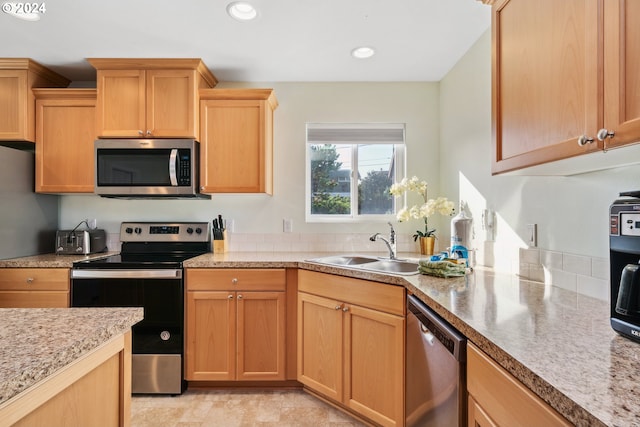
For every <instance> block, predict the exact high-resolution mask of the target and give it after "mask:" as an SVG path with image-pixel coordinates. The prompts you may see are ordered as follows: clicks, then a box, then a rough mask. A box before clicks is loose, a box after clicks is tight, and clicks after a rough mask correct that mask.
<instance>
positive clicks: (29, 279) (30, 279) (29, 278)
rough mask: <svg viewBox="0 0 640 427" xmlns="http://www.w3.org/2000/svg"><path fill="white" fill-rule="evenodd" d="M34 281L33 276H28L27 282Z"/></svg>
mask: <svg viewBox="0 0 640 427" xmlns="http://www.w3.org/2000/svg"><path fill="white" fill-rule="evenodd" d="M32 283H33V277H27V284H29V285H30V284H32Z"/></svg>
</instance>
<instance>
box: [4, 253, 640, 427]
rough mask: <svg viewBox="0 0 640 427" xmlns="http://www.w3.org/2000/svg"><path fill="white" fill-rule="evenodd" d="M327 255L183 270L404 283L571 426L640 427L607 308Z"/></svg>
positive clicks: (483, 278)
mask: <svg viewBox="0 0 640 427" xmlns="http://www.w3.org/2000/svg"><path fill="white" fill-rule="evenodd" d="M327 255H334V254H329V253H290V252H276V253H267V252H255V253H254V252H251V253H241V252H237V253H236V252H230V253H225V254H213V253H208V254H204V255H201V256H198V257H195V258H192V259H189V260H187V261H185V262H184V266H185V267H186V268H304V269H308V270H314V271H320V272H326V273H332V274H340V275H344V276H349V277H355V278H362V279H366V280H374V281H379V282H383V283H388V284H391V285H397V286H404V287H405V288H406V289H407V290H408V291H409V292H411V293H413V294H415V295H417V296H418V297H419V298H420V299H422V301H424V302H425V303H426V304H427V305H428V306H430V307H431V308H432V309H433V310H434V311H436V312H437V313H438V314H439V315H440V316H442V317H443V318H444V319H446V320H447V321H448V322H449V323H451V324H452V325H453V326H454V327H456V328H457V329H458V330H460V331H461V332H462V333H463V334H464V335H466V336H467V337H468V339H469V340H470V341H471V342H472V343H473V344H475V345H476V346H477V347H479V348H480V349H482V350H483V351H484V352H486V353H487V354H488V355H490V356H491V357H492V358H493V359H494V360H495V361H497V362H498V363H499V364H500V365H501V366H502V367H504V368H505V369H506V370H507V371H509V372H510V373H511V374H512V375H513V376H515V377H516V378H517V379H519V380H520V381H521V382H522V383H523V384H525V385H526V386H527V387H528V388H529V389H531V390H532V391H533V392H534V393H536V394H537V395H538V396H540V397H541V398H542V399H543V400H544V401H546V402H547V403H548V404H549V405H550V406H552V407H553V408H555V409H556V410H557V411H558V412H559V413H561V414H562V415H564V416H565V417H566V418H567V419H568V420H569V421H571V422H572V423H574V424H576V425H589V426H593V425H608V426H640V411H638V410H636V409H635V408H637V407H639V406H640V389H638V387H637V384H639V383H640V344H638V343H636V342H633V341H631V340H629V339H626V338H623V337H621V336H619V335H618V334H617V333H616V332H615V331H613V329H611V326H610V324H609V303H608V302H606V301H602V300H598V299H595V298H591V297H587V296H584V295H581V294H577V293H575V292H570V291H566V290H564V289H561V288H558V287H554V286H549V285H547V286H545V285H544V284H542V283H537V282H531V281H527V280H521V279H519V278H518V277H517V276H515V275H511V274H500V273H495V272H493V271H491V270H489V269H483V268H476V269H475V270H474V272H473V273H472V274H470V275H468V276H466V277H462V278H451V279H441V278H437V277H432V276H425V275H414V276H397V275H390V274H380V273H372V272H366V271H362V270H356V269H349V268H342V267H331V266H326V265H321V264H317V263H313V262H309V261H306V260H310V259H313V258H317V257H321V256H327ZM369 255H372V254H369ZM373 255H379V256H384V254H383V253H376V254H373ZM400 256H401V257H406V258H416V259H417V258H419V255H417V254H400ZM3 262H5V261H0V267H2V266H3ZM14 266H21V265H19V262H18V263H17V265H14ZM43 266H46V265H43ZM69 266H70V265H69Z"/></svg>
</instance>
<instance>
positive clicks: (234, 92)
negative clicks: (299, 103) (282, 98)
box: [198, 88, 278, 110]
mask: <svg viewBox="0 0 640 427" xmlns="http://www.w3.org/2000/svg"><path fill="white" fill-rule="evenodd" d="M198 94H199V96H200V100H259V101H267V102H268V103H269V104H270V105H271V107H272V108H273V109H274V110H275V109H276V108H277V107H278V100H277V99H276V95H275V92H274V90H273V89H215V88H214V89H200V90H199V91H198Z"/></svg>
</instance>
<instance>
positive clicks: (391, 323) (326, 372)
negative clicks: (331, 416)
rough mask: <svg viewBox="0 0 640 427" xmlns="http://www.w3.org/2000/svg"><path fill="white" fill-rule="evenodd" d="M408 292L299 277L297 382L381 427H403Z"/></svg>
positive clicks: (311, 273)
mask: <svg viewBox="0 0 640 427" xmlns="http://www.w3.org/2000/svg"><path fill="white" fill-rule="evenodd" d="M404 301H405V289H404V287H402V286H393V285H386V284H382V283H377V282H370V281H367V280H361V279H354V278H349V277H341V276H334V275H331V274H325V273H319V272H314V271H307V270H299V272H298V381H300V382H301V383H303V384H304V385H305V386H306V387H307V388H309V389H311V390H312V391H314V392H316V393H318V394H320V395H322V396H324V397H325V398H328V399H331V400H332V401H334V402H336V403H339V404H341V405H343V406H344V407H346V408H348V409H350V410H351V411H353V412H355V413H357V414H359V415H362V416H364V417H366V418H368V419H370V420H371V421H373V422H375V423H377V424H379V425H382V426H402V425H404V380H403V378H404V336H405V303H404Z"/></svg>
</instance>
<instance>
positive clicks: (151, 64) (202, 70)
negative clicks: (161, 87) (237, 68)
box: [87, 58, 218, 87]
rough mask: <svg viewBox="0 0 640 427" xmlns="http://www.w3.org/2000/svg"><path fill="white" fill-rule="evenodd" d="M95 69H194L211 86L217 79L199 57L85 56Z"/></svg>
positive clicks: (215, 83)
mask: <svg viewBox="0 0 640 427" xmlns="http://www.w3.org/2000/svg"><path fill="white" fill-rule="evenodd" d="M87 62H89V64H91V66H93V68H95V69H96V70H136V69H137V70H163V69H164V70H168V69H170V70H195V71H197V72H198V73H199V74H200V75H201V76H202V78H203V79H204V80H205V81H206V82H207V83H208V84H209V85H210V86H211V87H214V86H215V85H217V84H218V79H217V78H216V76H214V75H213V73H212V72H211V71H210V70H209V68H207V66H206V65H205V64H204V62H202V59H200V58H87Z"/></svg>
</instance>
